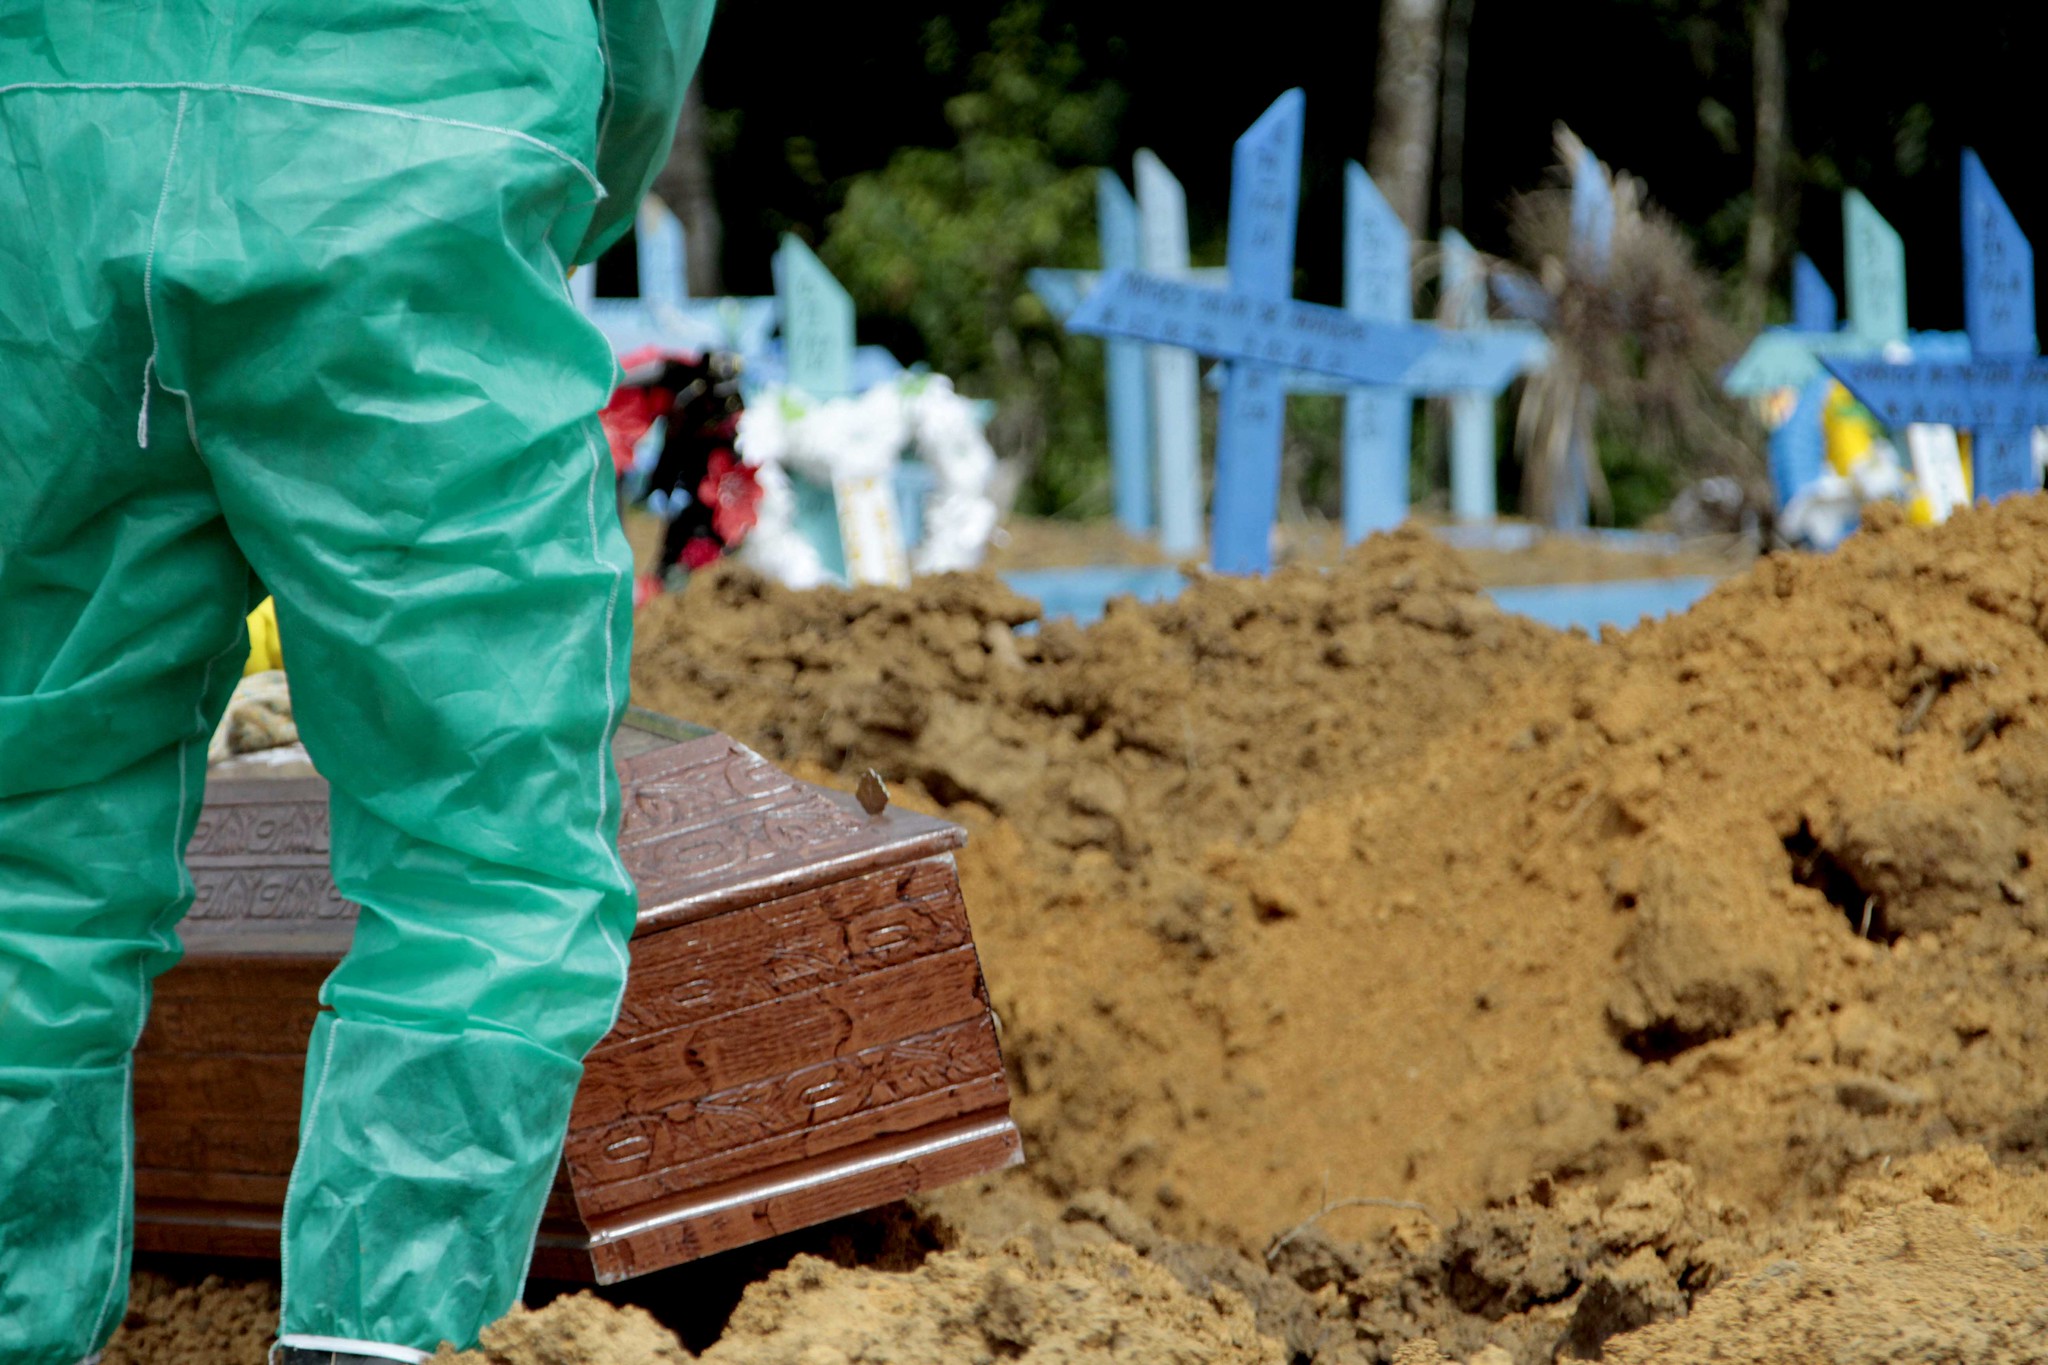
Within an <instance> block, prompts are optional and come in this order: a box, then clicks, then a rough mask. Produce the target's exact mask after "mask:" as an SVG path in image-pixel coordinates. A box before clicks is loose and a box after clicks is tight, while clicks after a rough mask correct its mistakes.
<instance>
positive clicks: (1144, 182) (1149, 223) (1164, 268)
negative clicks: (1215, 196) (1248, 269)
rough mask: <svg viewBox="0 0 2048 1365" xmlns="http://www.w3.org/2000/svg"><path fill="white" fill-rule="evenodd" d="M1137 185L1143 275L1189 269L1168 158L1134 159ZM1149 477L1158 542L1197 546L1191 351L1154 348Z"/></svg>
mask: <svg viewBox="0 0 2048 1365" xmlns="http://www.w3.org/2000/svg"><path fill="white" fill-rule="evenodd" d="M1132 164H1133V170H1134V172H1135V175H1136V178H1137V185H1138V196H1137V197H1138V223H1139V227H1140V229H1141V238H1142V247H1143V251H1142V253H1141V255H1142V259H1143V263H1144V267H1145V270H1146V272H1147V273H1148V274H1152V275H1158V276H1162V277H1165V278H1169V279H1172V278H1182V277H1185V276H1186V275H1187V273H1188V196H1187V192H1186V191H1185V190H1183V189H1182V188H1181V185H1180V181H1178V180H1176V179H1174V176H1173V172H1171V171H1169V170H1167V169H1166V163H1165V162H1163V161H1161V160H1160V159H1159V158H1158V157H1156V156H1154V155H1153V154H1152V153H1151V152H1149V151H1142V150H1141V151H1140V152H1139V153H1138V155H1137V156H1136V158H1135V159H1134V161H1133V163H1132ZM1146 368H1147V369H1148V370H1149V372H1150V378H1151V381H1152V476H1153V479H1154V480H1155V483H1154V487H1155V489H1156V490H1157V494H1158V501H1157V506H1158V509H1159V546H1160V548H1161V549H1163V550H1165V551H1166V553H1168V554H1170V555H1175V556H1179V555H1191V554H1194V553H1195V552H1196V551H1198V550H1200V549H1201V548H1202V452H1201V432H1202V420H1201V393H1200V379H1201V376H1200V375H1199V373H1198V372H1197V370H1196V366H1195V357H1194V354H1193V353H1192V352H1189V351H1184V350H1178V349H1173V348H1169V347H1158V346H1155V347H1153V348H1151V351H1150V353H1149V354H1148V355H1147V357H1146Z"/></svg>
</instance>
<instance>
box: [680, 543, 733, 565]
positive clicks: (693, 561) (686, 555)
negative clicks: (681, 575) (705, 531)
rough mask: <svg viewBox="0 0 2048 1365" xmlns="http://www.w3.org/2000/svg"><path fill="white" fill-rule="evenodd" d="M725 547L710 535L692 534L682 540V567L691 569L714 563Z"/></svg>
mask: <svg viewBox="0 0 2048 1365" xmlns="http://www.w3.org/2000/svg"><path fill="white" fill-rule="evenodd" d="M724 553H725V547H724V546H722V545H720V544H719V543H718V542H717V541H715V540H713V539H712V538H711V537H710V536H692V537H690V538H689V539H688V540H686V541H684V542H683V567H684V568H686V569H689V570H692V571H695V570H697V569H701V568H703V567H704V566H705V565H707V564H715V563H716V562H717V561H718V557H719V556H720V555H722V554H724Z"/></svg>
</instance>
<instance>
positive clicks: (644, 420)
mask: <svg viewBox="0 0 2048 1365" xmlns="http://www.w3.org/2000/svg"><path fill="white" fill-rule="evenodd" d="M674 402H675V395H674V394H672V393H670V392H669V391H668V390H667V389H653V388H647V389H642V388H635V387H633V386H632V385H630V384H628V385H623V386H621V387H620V388H618V389H615V390H613V392H612V401H611V402H609V403H606V404H605V405H604V410H603V411H601V412H599V413H598V414H597V420H598V421H599V422H600V423H601V424H603V426H604V440H605V444H606V445H608V446H610V447H611V450H612V472H613V473H614V474H616V475H618V476H619V477H620V478H624V477H625V476H626V471H627V470H629V469H631V468H632V467H633V447H634V445H635V444H637V443H638V442H639V440H640V438H641V437H642V436H645V435H646V434H647V429H648V428H649V427H651V426H653V425H654V419H655V418H657V417H664V416H666V415H667V414H668V410H669V408H670V406H671V405H673V404H674Z"/></svg>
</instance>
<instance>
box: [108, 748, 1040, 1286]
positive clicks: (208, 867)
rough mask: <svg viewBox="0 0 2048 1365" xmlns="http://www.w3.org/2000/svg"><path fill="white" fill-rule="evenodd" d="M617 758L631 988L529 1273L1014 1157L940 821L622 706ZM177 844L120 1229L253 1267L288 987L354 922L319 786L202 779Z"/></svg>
mask: <svg viewBox="0 0 2048 1365" xmlns="http://www.w3.org/2000/svg"><path fill="white" fill-rule="evenodd" d="M617 753H618V756H619V759H620V765H619V769H620V774H621V779H622V783H623V794H624V803H625V816H624V822H623V828H622V831H621V835H620V845H621V851H622V853H623V855H624V858H625V862H626V866H627V868H628V869H629V870H630V871H631V872H632V873H633V876H634V878H635V880H636V881H637V882H638V883H639V887H640V896H641V901H640V920H639V925H638V927H637V929H636V930H635V934H634V939H633V944H632V957H633V967H632V976H631V978H630V980H629V982H628V985H627V989H626V998H625V1004H624V1006H623V1007H622V1009H621V1010H620V1014H619V1021H618V1025H617V1027H615V1028H614V1029H613V1030H612V1032H611V1033H610V1034H609V1035H608V1036H607V1037H606V1038H605V1039H604V1040H603V1041H602V1042H601V1043H599V1044H598V1046H597V1049H596V1050H595V1051H594V1052H593V1053H592V1054H591V1056H590V1058H589V1060H588V1063H587V1067H586V1071H585V1076H584V1081H583V1088H582V1089H581V1091H579V1092H578V1094H577V1098H576V1106H575V1110H574V1115H573V1117H572V1120H571V1124H570V1132H569V1140H568V1144H567V1147H566V1149H565V1152H564V1158H563V1164H562V1171H561V1173H560V1176H559V1177H558V1179H557V1181H556V1186H555V1191H554V1194H553V1196H552V1198H551V1199H550V1201H549V1205H548V1211H547V1215H546V1217H545V1219H544V1220H543V1222H542V1226H541V1233H540V1239H539V1246H538V1249H537V1251H536V1255H535V1259H534V1273H535V1274H537V1275H541V1276H545V1277H550V1278H558V1279H585V1280H588V1279H596V1280H598V1281H601V1282H605V1283H609V1282H611V1281H615V1280H620V1279H624V1278H627V1277H629V1276H632V1275H638V1274H643V1273H645V1272H647V1271H649V1270H655V1269H659V1268H661V1267H663V1266H668V1265H674V1264H676V1263H678V1262H681V1261H687V1260H691V1259H694V1258H696V1257H699V1256H704V1255H708V1254H710V1253H712V1252H715V1251H722V1250H725V1249H726V1248H729V1247H735V1246H739V1245H742V1244H744V1243H747V1242H751V1241H755V1240H758V1239H760V1238H762V1237H767V1236H771V1235H773V1234H776V1233H781V1232H788V1231H790V1230H792V1229H795V1228H800V1227H804V1226H807V1225H809V1224H812V1223H816V1222H820V1221H822V1220H824V1219H827V1218H833V1217H837V1216H839V1215H841V1214H846V1213H851V1212H855V1211H857V1210H859V1209H863V1208H868V1207H872V1206H873V1205H876V1204H880V1203H885V1202H887V1201H889V1200H892V1199H897V1198H900V1197H902V1196H903V1195H906V1194H909V1193H911V1192H913V1191H916V1190H920V1189H926V1188H930V1187H932V1186H935V1185H940V1184H944V1183H947V1182H949V1181H953V1180H958V1179H961V1178H963V1177H966V1176H969V1175H975V1174H979V1173H981V1172H983V1171H988V1170H993V1169H996V1168H998V1167H1001V1166H1007V1165H1011V1164H1014V1163H1015V1162H1017V1161H1020V1160H1021V1159H1022V1153H1021V1148H1020V1144H1019V1141H1018V1137H1017V1130H1016V1128H1015V1127H1014V1126H1013V1125H1012V1123H1011V1122H1010V1117H1009V1092H1008V1089H1007V1088H1006V1086H1005V1083H1004V1079H1003V1069H1002V1058H1001V1056H1000V1054H999V1052H998V1051H997V1046H996V1034H995V1024H994V1018H993V1016H992V1015H991V1014H990V1011H989V1007H988V1000H987V993H986V990H985V988H984V987H983V984H982V979H981V969H980V965H979V963H978V962H977V960H976V958H975V952H974V940H973V937H972V935H971V934H970V932H969V930H968V925H967V915H966V908H965V906H964V905H963V904H962V902H961V898H960V887H959V881H958V878H957V877H956V875H955V872H954V868H953V856H952V855H953V850H954V849H956V848H958V847H959V846H960V844H961V842H962V840H963V837H964V836H963V834H962V832H961V831H960V830H959V829H958V828H957V827H955V826H953V825H949V824H946V823H944V822H943V821H939V820H933V819H929V818H927V817H924V816H920V815H916V814H912V813H910V812H906V811H899V810H895V809H890V810H885V811H884V812H882V813H881V814H880V815H876V816H870V815H868V814H867V813H866V812H865V811H863V810H862V809H861V808H860V806H859V804H858V803H857V802H856V801H855V800H854V799H853V798H852V797H850V796H842V795H841V794H839V793H836V792H830V791H826V790H824V789H822V788H818V787H813V786H810V785H808V784H806V783H802V782H798V781H796V780H795V779H794V778H791V777H789V776H788V775H787V774H785V773H783V772H781V771H780V770H778V769H777V768H775V767H774V766H773V765H771V764H769V763H768V762H766V761H765V760H763V759H762V758H760V757H759V756H758V755H756V754H754V753H752V752H751V751H749V750H747V749H745V748H743V747H742V746H740V745H738V744H736V743H734V742H733V741H731V740H729V739H727V738H725V737H724V736H723V735H716V734H710V733H708V732H701V731H696V730H694V729H692V728H690V727H678V726H676V724H675V723H674V722H669V721H665V720H663V719H662V718H660V717H651V716H647V715H645V714H644V713H635V716H634V718H633V719H632V720H631V721H629V724H628V728H627V729H626V730H623V731H621V733H620V739H619V745H618V749H617ZM285 771H287V772H288V771H289V769H288V768H286V769H285ZM188 856H189V860H190V863H191V867H192V876H193V880H194V882H195V883H196V884H197V886H198V899H197V901H196V902H195V904H194V906H193V909H192V913H191V914H190V916H188V918H187V919H186V921H185V923H184V926H183V934H184V938H185V943H186V958H185V961H184V962H183V963H182V964H181V965H180V966H178V967H177V968H175V969H174V970H172V971H171V972H169V973H168V974H166V975H165V976H164V977H163V978H162V979H161V980H160V981H159V983H158V985H157V992H156V1006H155V1009H154V1011H153V1012H152V1014H151V1017H150V1024H149V1028H148V1030H147V1032H145V1033H144V1035H143V1038H142V1045H141V1048H140V1050H139V1052H138V1054H137V1057H136V1069H135V1099H136V1144H135V1145H136V1166H137V1170H136V1196H137V1214H136V1245H137V1246H138V1248H140V1249H142V1250H146V1251H175V1252H204V1253H210V1254H215V1255H241V1256H261V1257H270V1256H274V1255H276V1249H277V1228H278V1220H279V1215H280V1213H281V1211H282V1209H283V1205H284V1191H285V1182H286V1178H287V1176H288V1175H289V1173H290V1170H291V1161H292V1154H293V1151H294V1149H295V1147H296V1144H297V1130H298V1123H297V1117H298V1111H299V1089H300V1082H301V1079H302V1073H303V1069H304V1057H303V1053H304V1048H305V1042H306V1036H307V1034H308V1032H309V1031H310V1030H311V1028H312V1024H313V1018H314V1015H315V1013H316V1012H317V1011H318V1009H319V1005H318V1002H317V999H316V993H317V991H318V989H319V985H320V982H321V980H322V979H323V978H324V977H325V976H326V974H327V972H328V971H329V969H331V968H332V966H333V965H334V963H335V962H336V961H337V960H338V959H339V958H340V956H341V954H342V952H343V951H344V950H345V949H346V948H347V946H348V941H349V936H350V933H351V931H352V929H353V926H354V921H355V907H354V906H352V905H350V904H349V903H348V902H346V901H344V900H342V898H341V897H340V895H339V894H338V893H337V892H336V891H335V888H334V884H333V882H332V880H331V879H330V878H329V876H328V871H327V790H326V784H325V783H324V782H322V781H320V780H319V779H318V778H317V777H313V776H281V777H255V778H250V777H243V776H240V775H229V774H225V773H221V774H217V775H216V778H215V780H214V781H213V782H212V783H211V784H210V789H209V791H208V793H207V801H206V808H205V811H204V814H203V815H202V818H201V820H200V825H199V830H198V833H197V834H196V835H195V836H194V837H193V840H192V845H191V849H190V852H189V855H188Z"/></svg>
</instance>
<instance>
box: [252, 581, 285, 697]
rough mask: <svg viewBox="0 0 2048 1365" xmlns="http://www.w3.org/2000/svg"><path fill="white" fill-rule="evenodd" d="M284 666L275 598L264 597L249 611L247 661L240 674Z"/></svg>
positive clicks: (268, 670) (264, 671) (260, 671)
mask: <svg viewBox="0 0 2048 1365" xmlns="http://www.w3.org/2000/svg"><path fill="white" fill-rule="evenodd" d="M283 667H284V645H283V643H282V642H281V641H279V639H278V638H277V599H276V598H274V597H266V598H264V599H263V600H262V601H261V602H259V603H258V604H257V606H256V610H254V611H252V612H250V613H249V662H247V663H245V664H243V665H242V676H243V677H245V678H246V677H248V676H249V675H250V674H251V673H268V672H270V671H271V670H272V669H279V668H283Z"/></svg>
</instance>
